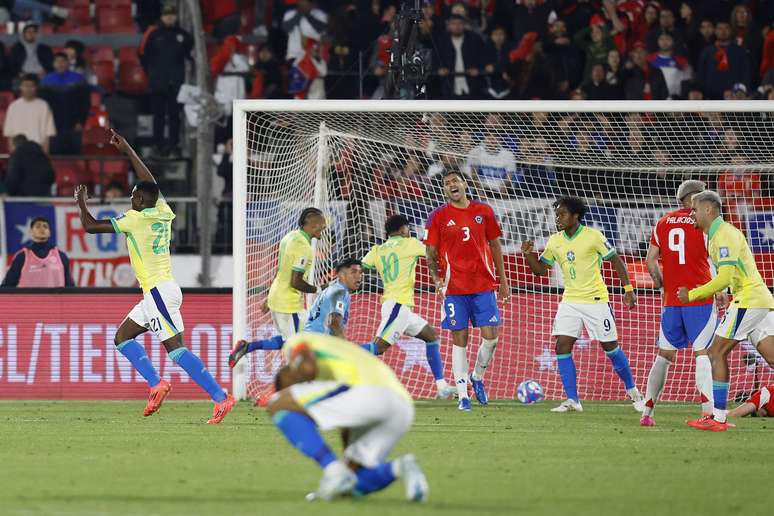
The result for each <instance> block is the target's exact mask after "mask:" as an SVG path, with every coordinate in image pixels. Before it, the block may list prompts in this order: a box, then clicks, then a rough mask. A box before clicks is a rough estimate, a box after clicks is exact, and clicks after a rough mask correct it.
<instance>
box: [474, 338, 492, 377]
mask: <svg viewBox="0 0 774 516" xmlns="http://www.w3.org/2000/svg"><path fill="white" fill-rule="evenodd" d="M495 348H497V337H495V338H493V339H481V346H480V347H479V348H478V354H477V355H476V365H475V366H473V378H475V379H476V380H482V379H483V378H484V371H486V368H487V367H488V366H489V362H490V361H491V360H492V355H494V351H495Z"/></svg>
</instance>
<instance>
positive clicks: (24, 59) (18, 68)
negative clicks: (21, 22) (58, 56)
mask: <svg viewBox="0 0 774 516" xmlns="http://www.w3.org/2000/svg"><path fill="white" fill-rule="evenodd" d="M10 60H11V70H13V75H14V76H19V75H22V74H30V73H32V74H35V75H37V76H38V77H42V76H43V75H44V74H46V73H48V72H50V71H51V70H53V61H54V53H53V52H52V51H51V47H49V46H48V45H45V44H43V43H39V42H38V25H37V24H35V23H30V24H29V25H26V26H25V27H24V30H23V31H22V33H21V35H20V37H19V41H17V42H16V43H15V44H14V45H13V46H12V47H11V54H10Z"/></svg>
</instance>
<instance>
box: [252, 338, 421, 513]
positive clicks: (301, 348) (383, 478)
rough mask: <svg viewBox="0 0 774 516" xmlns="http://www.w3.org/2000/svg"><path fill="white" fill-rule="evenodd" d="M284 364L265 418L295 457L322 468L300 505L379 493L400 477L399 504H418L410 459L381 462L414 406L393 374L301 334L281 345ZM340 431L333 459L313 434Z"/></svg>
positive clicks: (416, 475)
mask: <svg viewBox="0 0 774 516" xmlns="http://www.w3.org/2000/svg"><path fill="white" fill-rule="evenodd" d="M282 352H283V354H284V357H285V359H286V361H287V364H288V365H286V366H285V367H283V368H282V369H280V371H279V372H278V373H277V377H276V379H275V387H276V389H277V393H276V394H275V395H274V396H273V397H272V399H271V400H270V401H269V405H268V408H267V410H268V412H269V414H270V415H271V417H272V421H273V422H274V425H275V426H276V427H277V429H278V430H279V431H280V432H282V434H283V435H284V436H285V437H286V438H287V440H288V441H289V442H290V444H292V445H293V446H294V447H295V448H296V449H297V450H298V451H300V452H301V453H303V454H304V455H306V456H307V457H309V458H311V459H314V460H315V461H316V462H317V463H318V464H319V465H320V467H321V468H322V469H323V476H322V479H321V480H320V485H319V487H318V489H317V491H316V492H314V493H311V494H310V495H308V496H307V499H310V500H313V499H322V500H330V499H332V498H334V497H336V496H342V495H356V496H358V495H366V494H368V493H373V492H376V491H380V490H382V489H384V488H385V487H387V486H388V485H390V484H391V483H392V482H394V481H395V479H396V478H401V479H403V481H404V484H405V486H406V498H407V499H409V500H411V501H425V500H426V498H427V493H428V487H427V480H426V479H425V476H424V474H423V473H422V470H421V469H420V468H419V465H418V464H417V462H416V459H415V458H414V456H413V455H404V456H402V457H400V458H398V459H396V460H394V461H392V462H385V460H386V458H387V456H388V455H389V453H390V452H391V451H392V449H393V447H394V446H395V445H396V444H397V442H398V440H400V438H401V437H403V435H404V434H405V433H406V432H408V430H409V428H410V427H411V423H412V422H413V420H414V404H413V401H412V399H411V396H410V395H409V393H408V392H407V391H406V389H405V388H404V387H403V385H401V383H400V381H398V378H397V377H396V376H395V373H393V372H392V370H391V369H390V368H389V366H387V365H386V364H385V363H384V362H382V361H381V360H379V359H378V358H376V357H374V356H373V355H371V354H369V353H368V352H367V351H365V350H363V349H361V348H360V347H358V346H356V345H354V344H352V343H350V342H348V341H345V340H343V339H339V338H336V337H331V336H327V335H320V334H317V333H301V334H299V335H296V336H294V337H292V338H291V339H290V340H288V341H287V342H286V343H285V345H284V347H283V348H282ZM332 429H340V430H341V431H342V435H343V436H344V441H345V449H344V457H343V458H342V459H338V458H337V457H336V455H335V454H334V453H333V452H332V451H331V449H330V448H329V447H328V446H327V445H326V444H325V441H323V439H322V436H321V435H320V430H332Z"/></svg>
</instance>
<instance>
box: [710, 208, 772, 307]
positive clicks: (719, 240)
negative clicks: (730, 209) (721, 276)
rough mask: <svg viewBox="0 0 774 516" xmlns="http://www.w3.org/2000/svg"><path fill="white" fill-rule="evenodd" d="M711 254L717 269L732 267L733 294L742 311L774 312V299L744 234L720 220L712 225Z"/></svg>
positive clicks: (735, 302) (719, 218) (736, 304)
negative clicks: (758, 309) (766, 309)
mask: <svg viewBox="0 0 774 516" xmlns="http://www.w3.org/2000/svg"><path fill="white" fill-rule="evenodd" d="M708 236H709V248H708V251H709V255H710V258H711V259H712V263H714V264H715V267H716V268H720V267H721V266H723V265H733V266H734V267H735V270H734V275H733V276H732V279H731V295H732V296H733V297H734V301H733V303H734V305H735V306H738V307H739V308H770V309H774V296H772V295H771V291H770V290H769V289H768V287H767V286H766V283H765V282H764V281H763V278H762V277H761V275H760V273H759V272H758V267H757V266H756V265H755V257H754V256H753V254H752V251H750V246H749V245H748V244H747V239H745V237H744V234H743V233H742V232H741V231H739V230H738V229H737V228H735V227H734V225H733V224H729V223H728V222H724V221H723V219H722V218H721V217H718V218H717V219H715V221H714V222H713V223H712V226H710V230H709V233H708Z"/></svg>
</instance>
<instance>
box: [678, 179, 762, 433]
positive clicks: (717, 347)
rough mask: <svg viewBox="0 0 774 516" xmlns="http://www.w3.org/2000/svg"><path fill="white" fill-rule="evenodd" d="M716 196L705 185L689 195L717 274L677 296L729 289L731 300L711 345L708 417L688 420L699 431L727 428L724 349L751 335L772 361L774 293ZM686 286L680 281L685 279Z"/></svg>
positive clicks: (693, 298) (698, 296) (696, 297)
mask: <svg viewBox="0 0 774 516" xmlns="http://www.w3.org/2000/svg"><path fill="white" fill-rule="evenodd" d="M722 206H723V202H722V201H721V199H720V196H719V195H718V194H717V193H715V192H713V191H711V190H705V191H703V192H701V193H698V194H696V195H694V196H693V199H692V200H691V207H692V209H691V216H692V217H693V220H694V224H695V226H696V227H697V228H699V229H701V230H702V231H704V232H705V233H706V234H707V237H708V238H709V256H710V259H711V260H712V263H714V264H715V268H716V269H717V275H716V276H715V277H714V278H713V279H712V281H709V282H708V283H705V284H704V285H701V286H699V287H696V288H692V289H690V290H689V289H688V287H686V286H681V287H680V288H679V289H678V292H677V297H678V299H679V300H680V302H682V303H683V304H687V303H691V302H693V301H698V300H701V299H707V298H711V297H712V296H713V295H714V294H715V293H717V292H720V291H722V290H725V289H726V288H728V287H730V288H731V296H732V297H733V301H732V302H731V305H730V306H729V307H728V309H727V310H726V313H725V315H724V316H723V319H722V320H721V321H720V325H719V326H718V328H717V330H716V331H715V338H714V340H713V342H712V346H711V347H710V350H709V356H710V361H711V362H712V399H713V405H714V408H713V410H712V415H711V416H704V417H702V418H701V419H694V420H690V421H688V425H689V426H692V427H694V428H698V429H700V430H711V431H713V432H725V431H726V430H727V429H728V427H729V424H728V422H727V421H726V416H727V410H726V404H727V403H728V384H729V374H728V354H729V353H730V352H731V350H732V349H734V348H735V347H736V345H737V344H738V343H739V341H741V340H745V339H747V338H748V337H753V340H755V341H757V342H754V344H755V345H756V347H757V348H758V352H759V353H760V354H761V355H762V356H763V358H764V359H765V360H766V361H767V362H768V363H769V365H771V366H774V312H772V310H774V296H772V295H771V291H770V290H769V288H768V287H767V286H766V283H765V282H764V281H763V278H761V275H760V273H759V272H758V267H757V266H756V264H755V258H754V256H753V254H752V251H750V246H749V245H748V244H747V240H746V239H745V237H744V234H743V233H742V232H741V231H739V230H738V229H737V228H735V227H734V226H733V225H732V224H729V223H728V222H725V221H724V220H723V217H722V216H721V209H722ZM683 285H684V284H683Z"/></svg>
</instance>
